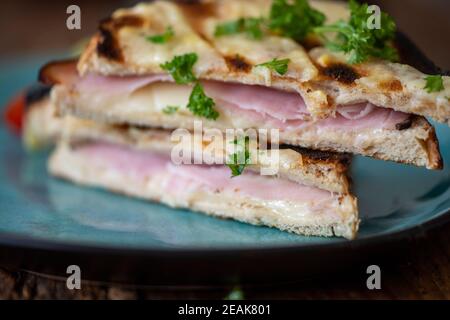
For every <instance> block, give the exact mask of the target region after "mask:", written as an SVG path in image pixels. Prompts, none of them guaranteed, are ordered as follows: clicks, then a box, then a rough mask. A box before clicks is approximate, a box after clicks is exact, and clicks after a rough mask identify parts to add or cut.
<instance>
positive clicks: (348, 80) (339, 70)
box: [319, 63, 361, 84]
mask: <svg viewBox="0 0 450 320" xmlns="http://www.w3.org/2000/svg"><path fill="white" fill-rule="evenodd" d="M319 68H320V69H319V70H320V72H321V73H322V74H323V75H324V76H326V77H328V78H332V79H334V80H336V81H339V82H342V83H345V84H353V83H354V82H355V80H357V79H359V78H361V75H360V74H359V73H358V72H357V71H356V70H355V69H353V68H352V67H350V66H348V65H346V64H344V63H332V64H330V65H328V66H326V67H319Z"/></svg>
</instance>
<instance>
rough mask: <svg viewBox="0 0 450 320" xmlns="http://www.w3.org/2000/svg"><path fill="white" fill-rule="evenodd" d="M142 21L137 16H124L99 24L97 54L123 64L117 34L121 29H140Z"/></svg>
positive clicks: (105, 20) (108, 19)
mask: <svg viewBox="0 0 450 320" xmlns="http://www.w3.org/2000/svg"><path fill="white" fill-rule="evenodd" d="M143 24H144V20H143V19H142V18H141V17H140V16H137V15H126V16H122V17H119V18H114V19H113V18H107V19H104V20H102V21H101V22H100V26H99V32H100V39H99V41H98V43H97V53H98V54H99V55H100V56H102V57H104V58H107V59H110V60H115V61H117V62H123V60H124V58H123V54H122V50H121V48H120V44H119V41H118V40H117V33H118V32H119V30H120V29H121V28H123V27H136V28H138V27H141V26H142V25H143Z"/></svg>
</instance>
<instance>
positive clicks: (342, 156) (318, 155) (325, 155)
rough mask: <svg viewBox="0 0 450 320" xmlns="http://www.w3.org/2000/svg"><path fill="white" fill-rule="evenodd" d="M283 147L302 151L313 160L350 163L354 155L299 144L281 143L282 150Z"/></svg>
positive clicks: (302, 153)
mask: <svg viewBox="0 0 450 320" xmlns="http://www.w3.org/2000/svg"><path fill="white" fill-rule="evenodd" d="M282 149H291V150H294V151H295V152H298V153H300V154H301V155H303V156H306V157H309V158H311V159H313V160H320V161H330V162H331V161H339V162H340V163H342V164H345V165H349V164H350V162H351V159H352V156H351V155H350V154H349V153H335V152H329V151H321V150H311V149H308V148H302V147H298V146H290V145H280V150H282Z"/></svg>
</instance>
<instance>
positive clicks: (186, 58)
mask: <svg viewBox="0 0 450 320" xmlns="http://www.w3.org/2000/svg"><path fill="white" fill-rule="evenodd" d="M197 60H198V56H197V54H196V53H187V54H184V55H181V56H175V57H174V58H173V59H172V60H171V61H168V62H166V63H163V64H161V65H160V66H161V68H162V69H163V70H166V71H167V72H169V73H170V75H171V76H172V77H173V79H174V80H175V82H176V83H178V84H187V83H192V82H194V81H196V80H197V78H196V77H195V75H194V73H193V71H192V67H193V66H194V64H195V63H196V62H197Z"/></svg>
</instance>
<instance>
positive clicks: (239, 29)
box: [214, 18, 264, 40]
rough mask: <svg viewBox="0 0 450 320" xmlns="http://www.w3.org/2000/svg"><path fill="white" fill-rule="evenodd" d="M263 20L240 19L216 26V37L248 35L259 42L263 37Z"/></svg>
mask: <svg viewBox="0 0 450 320" xmlns="http://www.w3.org/2000/svg"><path fill="white" fill-rule="evenodd" d="M263 22H264V19H262V18H240V19H237V20H234V21H228V22H224V23H222V24H219V25H217V26H216V29H215V31H214V36H215V37H221V36H227V35H232V34H237V33H246V34H247V35H248V36H249V37H250V38H252V39H255V40H259V39H261V38H262V36H263V31H262V24H263Z"/></svg>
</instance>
